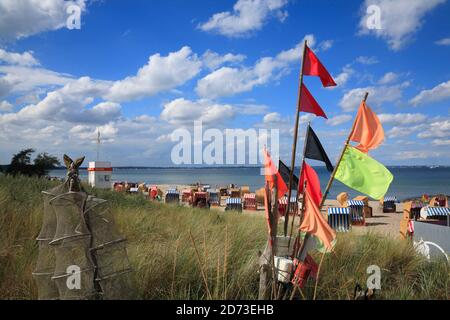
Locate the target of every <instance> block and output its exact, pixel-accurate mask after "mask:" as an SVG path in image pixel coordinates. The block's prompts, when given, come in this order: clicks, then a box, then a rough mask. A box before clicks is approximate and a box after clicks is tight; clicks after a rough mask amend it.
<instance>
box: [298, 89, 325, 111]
mask: <svg viewBox="0 0 450 320" xmlns="http://www.w3.org/2000/svg"><path fill="white" fill-rule="evenodd" d="M299 111H303V112H309V113H313V114H315V115H316V116H318V117H324V118H325V119H328V118H327V116H326V115H325V112H323V110H322V108H321V107H320V105H319V104H318V103H317V101H316V99H314V97H313V96H312V94H311V92H309V90H308V88H306V86H305V85H304V84H302V98H301V100H300V106H299Z"/></svg>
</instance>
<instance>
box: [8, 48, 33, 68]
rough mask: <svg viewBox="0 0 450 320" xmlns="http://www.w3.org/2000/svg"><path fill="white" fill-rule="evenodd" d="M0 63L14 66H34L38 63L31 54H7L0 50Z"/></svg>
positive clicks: (27, 52) (28, 52)
mask: <svg viewBox="0 0 450 320" xmlns="http://www.w3.org/2000/svg"><path fill="white" fill-rule="evenodd" d="M0 61H3V62H6V63H7V64H16V65H21V66H35V65H38V64H39V62H38V61H37V60H36V59H35V58H34V57H33V52H31V51H26V52H24V53H17V52H8V51H6V50H4V49H1V48H0Z"/></svg>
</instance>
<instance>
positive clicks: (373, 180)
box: [335, 146, 394, 200]
mask: <svg viewBox="0 0 450 320" xmlns="http://www.w3.org/2000/svg"><path fill="white" fill-rule="evenodd" d="M335 178H336V179H337V180H339V181H341V182H342V183H343V184H345V185H347V186H348V187H350V188H352V189H355V190H357V191H359V192H362V193H364V194H366V195H368V196H370V197H372V198H374V199H377V200H379V199H381V198H383V197H384V195H385V194H386V192H387V190H388V189H389V185H390V184H391V182H392V180H393V179H394V176H393V175H392V173H390V172H389V170H388V169H386V167H385V166H383V165H382V164H381V163H379V162H378V161H376V160H374V159H372V158H371V157H369V156H368V155H367V154H365V153H363V152H361V151H359V150H358V149H356V148H353V147H351V146H348V147H347V149H346V150H345V153H344V156H343V157H342V161H341V163H340V164H339V168H338V169H337V171H336V175H335Z"/></svg>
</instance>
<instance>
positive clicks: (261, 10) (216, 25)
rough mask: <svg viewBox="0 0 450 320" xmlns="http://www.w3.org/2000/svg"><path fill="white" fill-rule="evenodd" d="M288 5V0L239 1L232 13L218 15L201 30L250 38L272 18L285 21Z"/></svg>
mask: <svg viewBox="0 0 450 320" xmlns="http://www.w3.org/2000/svg"><path fill="white" fill-rule="evenodd" d="M287 3H288V1H287V0H238V1H237V2H236V3H235V4H234V6H233V11H232V12H230V11H225V12H220V13H216V14H214V15H213V16H212V17H211V18H210V19H209V20H208V21H207V22H205V23H203V24H200V25H199V28H200V29H201V30H203V31H208V32H214V33H218V34H221V35H224V36H227V37H242V36H248V35H249V34H250V33H251V32H252V31H256V30H260V29H261V28H262V27H263V25H264V23H265V22H266V21H267V20H268V19H269V18H270V17H273V16H275V17H277V18H278V19H279V20H280V21H284V19H286V17H287V12H285V11H282V9H283V7H285V6H286V5H287Z"/></svg>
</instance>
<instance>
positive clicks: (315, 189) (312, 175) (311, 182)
mask: <svg viewBox="0 0 450 320" xmlns="http://www.w3.org/2000/svg"><path fill="white" fill-rule="evenodd" d="M305 180H306V192H308V193H309V195H310V196H311V199H312V200H313V201H314V203H315V204H316V205H317V206H319V205H320V201H321V200H322V192H321V191H320V180H319V176H318V175H317V173H316V171H315V170H314V169H313V168H312V167H310V166H309V165H308V164H307V163H306V162H303V167H302V174H301V176H300V182H299V186H298V190H299V192H303V185H304V183H305Z"/></svg>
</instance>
